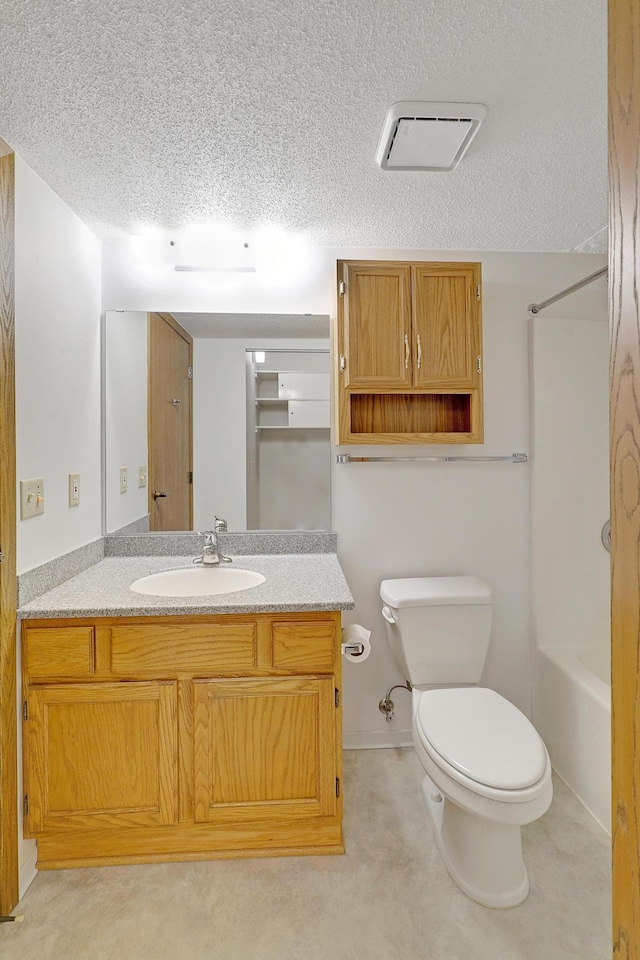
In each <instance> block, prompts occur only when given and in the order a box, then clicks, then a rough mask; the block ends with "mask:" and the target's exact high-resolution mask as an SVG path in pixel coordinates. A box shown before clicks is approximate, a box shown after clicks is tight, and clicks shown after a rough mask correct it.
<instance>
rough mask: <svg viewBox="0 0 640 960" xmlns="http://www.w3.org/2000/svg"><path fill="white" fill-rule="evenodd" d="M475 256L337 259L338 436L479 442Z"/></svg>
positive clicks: (366, 440)
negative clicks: (460, 259) (467, 259)
mask: <svg viewBox="0 0 640 960" xmlns="http://www.w3.org/2000/svg"><path fill="white" fill-rule="evenodd" d="M480 292H481V265H480V264H479V263H430V262H424V263H423V262H410V263H409V262H400V263H398V262H389V261H380V262H378V261H373V262H365V263H359V262H353V261H339V262H338V311H337V331H336V336H335V337H334V344H335V353H336V358H337V364H336V366H337V370H336V378H335V383H336V391H337V403H336V408H337V411H338V430H337V432H338V441H339V443H480V442H482V439H483V422H482V321H481V311H480Z"/></svg>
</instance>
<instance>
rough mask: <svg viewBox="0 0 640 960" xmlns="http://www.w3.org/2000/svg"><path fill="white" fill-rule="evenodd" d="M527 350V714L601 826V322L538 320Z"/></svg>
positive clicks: (604, 369) (607, 754)
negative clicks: (531, 677)
mask: <svg viewBox="0 0 640 960" xmlns="http://www.w3.org/2000/svg"><path fill="white" fill-rule="evenodd" d="M531 347H532V349H531V356H532V377H531V384H532V398H531V410H532V457H531V516H532V619H533V636H534V644H535V647H534V661H535V673H536V685H535V690H534V722H535V723H536V726H537V728H538V730H539V731H540V734H541V736H542V737H543V739H544V740H545V742H546V744H547V747H548V749H549V753H550V755H551V760H552V763H553V765H554V767H555V769H556V770H557V771H558V773H559V774H560V776H561V777H562V778H563V779H564V780H565V781H566V782H567V783H568V785H569V786H570V787H571V789H572V790H574V791H575V793H576V794H577V795H578V797H579V798H580V799H581V800H582V802H583V803H584V804H585V806H587V808H588V809H589V810H590V811H591V813H592V814H593V816H594V817H595V818H596V820H597V821H598V822H599V823H600V824H601V825H602V827H603V828H604V829H605V830H607V831H610V820H611V800H610V773H611V747H610V729H611V688H610V667H609V662H610V647H611V632H610V622H609V615H610V614H609V611H610V592H609V575H610V569H609V554H608V553H607V551H606V550H605V548H604V546H603V544H602V540H601V530H602V527H603V524H604V523H605V521H606V520H607V519H608V516H609V461H608V429H609V426H608V404H609V399H608V389H609V385H608V355H609V347H608V327H607V323H606V318H605V317H603V319H602V321H594V320H575V319H573V320H568V319H557V318H553V317H537V318H536V319H535V320H532V321H531Z"/></svg>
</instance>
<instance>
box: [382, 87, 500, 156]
mask: <svg viewBox="0 0 640 960" xmlns="http://www.w3.org/2000/svg"><path fill="white" fill-rule="evenodd" d="M486 115H487V108H486V107H485V106H483V105H482V104H481V103H424V102H418V101H401V102H400V103H393V104H392V105H391V106H390V107H389V110H388V111H387V116H386V118H385V121H384V127H383V128H382V136H381V137H380V143H379V144H378V152H377V154H376V161H377V163H378V164H379V166H380V167H382V169H383V170H436V171H441V172H442V171H447V170H453V169H454V168H455V167H457V166H458V164H459V163H460V160H461V159H462V157H463V156H464V154H465V153H466V152H467V150H468V148H469V144H470V143H471V141H472V140H473V138H474V137H475V135H476V133H477V132H478V128H479V127H480V124H481V123H482V121H483V120H484V118H485V117H486Z"/></svg>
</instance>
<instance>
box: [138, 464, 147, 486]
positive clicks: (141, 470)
mask: <svg viewBox="0 0 640 960" xmlns="http://www.w3.org/2000/svg"><path fill="white" fill-rule="evenodd" d="M146 485H147V468H146V467H138V486H139V487H146Z"/></svg>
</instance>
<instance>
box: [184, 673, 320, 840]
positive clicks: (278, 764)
mask: <svg viewBox="0 0 640 960" xmlns="http://www.w3.org/2000/svg"><path fill="white" fill-rule="evenodd" d="M193 687H194V807H195V809H194V816H195V820H196V822H200V823H202V822H209V823H221V822H224V821H236V822H242V823H247V822H257V821H264V820H276V819H277V820H290V819H292V818H314V817H326V816H334V815H335V814H336V813H337V811H338V801H337V792H338V790H337V783H336V773H337V758H336V724H337V718H336V716H337V713H338V711H337V708H336V698H335V695H334V681H333V678H332V677H323V678H318V677H291V678H286V679H280V678H277V679H269V680H261V679H246V680H211V681H207V680H196V681H194V684H193Z"/></svg>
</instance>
